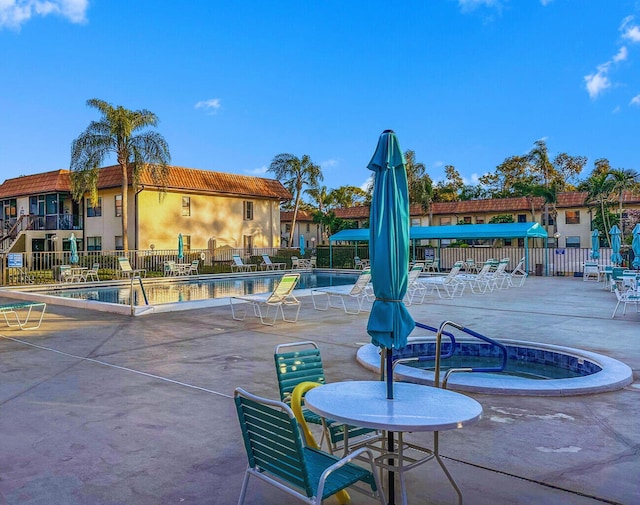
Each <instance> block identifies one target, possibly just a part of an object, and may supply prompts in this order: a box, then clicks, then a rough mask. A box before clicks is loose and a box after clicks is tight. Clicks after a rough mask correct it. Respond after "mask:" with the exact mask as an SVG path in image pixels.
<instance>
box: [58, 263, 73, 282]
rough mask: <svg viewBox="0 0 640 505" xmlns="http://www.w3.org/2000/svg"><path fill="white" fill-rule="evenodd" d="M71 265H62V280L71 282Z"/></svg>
mask: <svg viewBox="0 0 640 505" xmlns="http://www.w3.org/2000/svg"><path fill="white" fill-rule="evenodd" d="M71 281H72V275H71V265H60V282H71Z"/></svg>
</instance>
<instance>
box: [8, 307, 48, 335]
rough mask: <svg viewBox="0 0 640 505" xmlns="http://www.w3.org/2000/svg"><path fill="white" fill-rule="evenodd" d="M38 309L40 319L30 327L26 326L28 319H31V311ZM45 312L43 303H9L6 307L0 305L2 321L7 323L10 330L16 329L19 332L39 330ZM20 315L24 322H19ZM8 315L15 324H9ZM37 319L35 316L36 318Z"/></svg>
mask: <svg viewBox="0 0 640 505" xmlns="http://www.w3.org/2000/svg"><path fill="white" fill-rule="evenodd" d="M34 308H35V309H36V310H37V309H40V310H41V312H40V318H39V319H38V322H36V323H32V324H31V326H28V324H29V319H30V318H31V313H32V311H33V309H34ZM45 310H47V304H46V303H44V302H20V303H11V304H7V305H0V313H1V314H2V315H3V316H4V320H5V322H6V323H7V326H9V327H10V328H15V327H18V328H20V329H21V330H37V329H38V328H40V325H41V324H42V319H43V318H44V312H45ZM20 314H23V315H24V320H20ZM8 315H11V316H13V317H15V320H16V322H15V323H13V322H10V321H9V318H8V317H7V316H8ZM36 317H37V316H36Z"/></svg>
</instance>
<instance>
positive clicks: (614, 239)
mask: <svg viewBox="0 0 640 505" xmlns="http://www.w3.org/2000/svg"><path fill="white" fill-rule="evenodd" d="M609 235H611V263H614V264H616V265H620V264H621V263H622V255H621V254H620V228H618V227H617V226H616V225H615V224H614V225H613V226H612V227H611V229H610V230H609Z"/></svg>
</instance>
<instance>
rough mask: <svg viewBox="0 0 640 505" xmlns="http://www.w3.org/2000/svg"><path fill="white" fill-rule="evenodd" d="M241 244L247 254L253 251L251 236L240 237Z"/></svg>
mask: <svg viewBox="0 0 640 505" xmlns="http://www.w3.org/2000/svg"><path fill="white" fill-rule="evenodd" d="M242 243H243V245H244V250H245V251H246V252H247V254H251V251H252V249H253V237H252V236H251V235H244V236H243V237H242Z"/></svg>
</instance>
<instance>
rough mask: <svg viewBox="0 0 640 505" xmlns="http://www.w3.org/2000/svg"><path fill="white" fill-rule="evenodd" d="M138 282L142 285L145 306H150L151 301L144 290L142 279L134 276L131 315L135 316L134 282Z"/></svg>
mask: <svg viewBox="0 0 640 505" xmlns="http://www.w3.org/2000/svg"><path fill="white" fill-rule="evenodd" d="M136 279H137V280H138V282H139V283H140V290H141V291H142V296H143V297H144V304H145V305H149V299H148V298H147V292H146V291H145V290H144V284H143V283H142V277H140V276H139V275H132V276H131V298H130V300H131V315H132V316H133V315H135V296H134V293H133V281H135V280H136Z"/></svg>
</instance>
